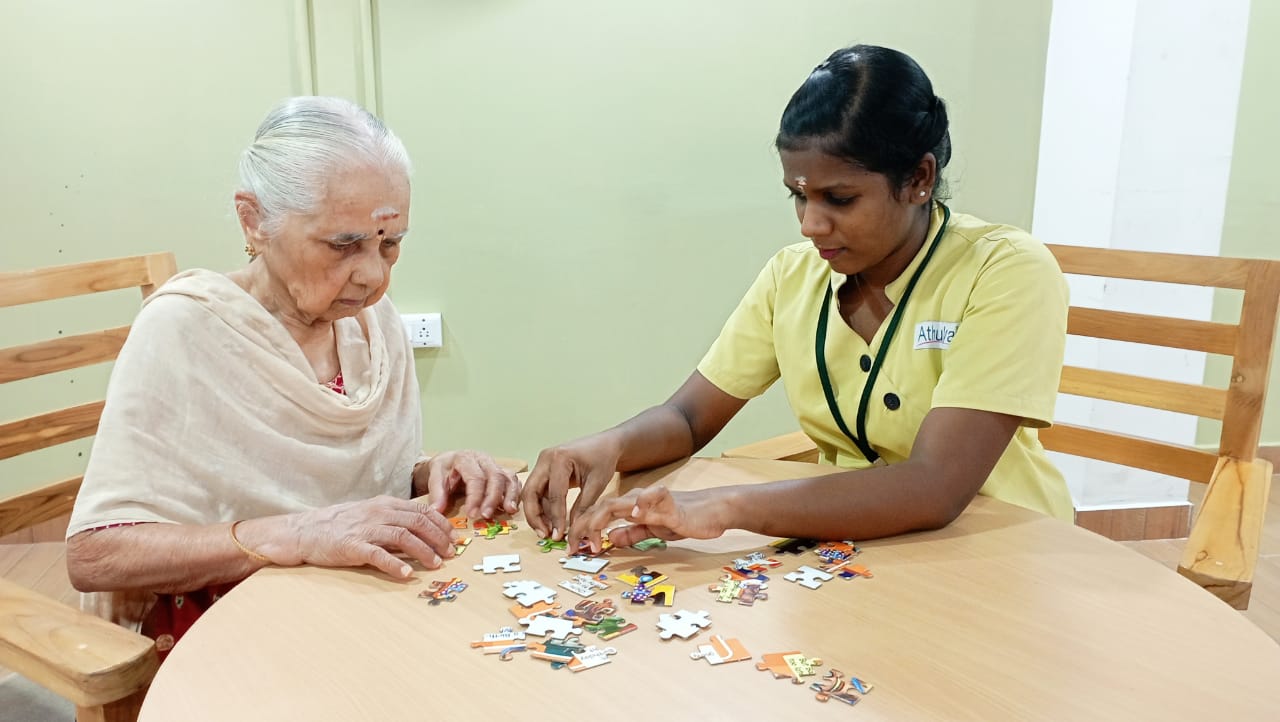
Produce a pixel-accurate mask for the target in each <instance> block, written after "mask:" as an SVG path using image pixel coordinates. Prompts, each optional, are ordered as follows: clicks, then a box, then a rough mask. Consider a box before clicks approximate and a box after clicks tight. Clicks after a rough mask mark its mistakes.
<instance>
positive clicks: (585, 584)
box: [560, 574, 609, 597]
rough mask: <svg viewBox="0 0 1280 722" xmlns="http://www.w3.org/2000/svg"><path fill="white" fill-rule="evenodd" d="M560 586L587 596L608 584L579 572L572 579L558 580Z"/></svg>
mask: <svg viewBox="0 0 1280 722" xmlns="http://www.w3.org/2000/svg"><path fill="white" fill-rule="evenodd" d="M560 586H562V587H564V588H565V589H568V590H569V591H571V592H573V593H574V594H577V595H578V596H580V597H589V596H591V595H592V594H595V593H596V592H597V591H598V590H601V589H605V588H607V587H608V586H609V585H608V584H605V583H604V582H602V581H600V580H599V579H596V578H595V577H591V576H588V575H586V574H579V575H578V576H576V577H574V578H573V579H566V580H564V581H563V582H560Z"/></svg>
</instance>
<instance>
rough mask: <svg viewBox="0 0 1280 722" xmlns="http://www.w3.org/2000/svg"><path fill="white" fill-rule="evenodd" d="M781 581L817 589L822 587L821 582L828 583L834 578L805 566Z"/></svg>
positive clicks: (819, 570)
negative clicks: (784, 580)
mask: <svg viewBox="0 0 1280 722" xmlns="http://www.w3.org/2000/svg"><path fill="white" fill-rule="evenodd" d="M783 579H786V580H787V581H789V582H795V583H796V584H799V585H800V586H802V587H808V588H810V589H817V588H818V587H820V586H822V583H823V582H829V581H831V580H832V579H835V577H833V576H831V575H830V574H827V573H826V572H824V571H822V570H821V569H814V568H813V567H811V566H808V565H805V566H802V567H800V568H799V569H797V570H795V571H794V572H791V573H789V574H787V575H786V576H784V577H783Z"/></svg>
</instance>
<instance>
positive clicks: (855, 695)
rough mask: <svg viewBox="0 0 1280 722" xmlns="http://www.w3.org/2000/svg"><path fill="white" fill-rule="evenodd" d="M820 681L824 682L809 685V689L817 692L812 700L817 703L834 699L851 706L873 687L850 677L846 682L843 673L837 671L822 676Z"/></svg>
mask: <svg viewBox="0 0 1280 722" xmlns="http://www.w3.org/2000/svg"><path fill="white" fill-rule="evenodd" d="M822 679H823V680H824V681H822V682H814V683H812V684H810V685H809V689H811V690H813V691H815V692H817V694H816V695H814V698H815V699H817V700H818V701H819V702H826V701H827V700H829V699H834V700H838V701H840V702H844V703H845V704H847V705H851V706H852V705H855V704H857V703H858V702H859V701H861V699H862V695H865V694H866V693H868V692H870V691H871V689H872V687H873V686H874V685H871V684H867V683H866V682H863V681H862V680H860V679H858V678H857V677H850V678H849V679H848V680H847V681H846V680H845V679H844V673H843V672H841V671H840V670H838V669H833V670H831V671H829V672H827V673H826V674H824V675H823V676H822Z"/></svg>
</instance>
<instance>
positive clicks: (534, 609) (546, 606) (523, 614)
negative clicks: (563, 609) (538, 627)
mask: <svg viewBox="0 0 1280 722" xmlns="http://www.w3.org/2000/svg"><path fill="white" fill-rule="evenodd" d="M510 609H511V616H513V617H515V618H516V621H517V622H519V623H521V624H528V623H529V620H530V619H533V618H534V617H536V616H538V615H539V614H550V615H552V616H559V615H558V613H557V611H556V610H558V609H560V604H559V603H558V602H556V603H551V602H534V603H533V604H531V605H529V606H527V607H526V606H522V605H520V604H517V605H515V606H514V607H511V608H510Z"/></svg>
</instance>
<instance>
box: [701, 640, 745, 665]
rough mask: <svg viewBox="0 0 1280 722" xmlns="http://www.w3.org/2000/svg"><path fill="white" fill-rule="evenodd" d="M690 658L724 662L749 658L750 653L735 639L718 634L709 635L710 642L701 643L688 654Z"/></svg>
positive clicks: (713, 662) (714, 662) (712, 662)
mask: <svg viewBox="0 0 1280 722" xmlns="http://www.w3.org/2000/svg"><path fill="white" fill-rule="evenodd" d="M689 658H690V659H705V660H707V662H708V663H710V664H726V663H728V662H741V661H743V660H745V659H751V653H750V652H748V651H747V648H746V647H744V646H742V642H740V641H738V640H737V639H725V638H724V637H721V636H720V635H718V634H713V635H711V644H703V645H700V646H699V647H698V651H696V652H692V653H690V654H689Z"/></svg>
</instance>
